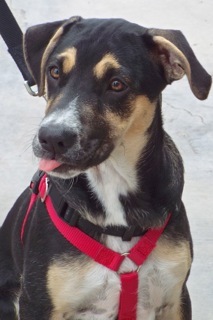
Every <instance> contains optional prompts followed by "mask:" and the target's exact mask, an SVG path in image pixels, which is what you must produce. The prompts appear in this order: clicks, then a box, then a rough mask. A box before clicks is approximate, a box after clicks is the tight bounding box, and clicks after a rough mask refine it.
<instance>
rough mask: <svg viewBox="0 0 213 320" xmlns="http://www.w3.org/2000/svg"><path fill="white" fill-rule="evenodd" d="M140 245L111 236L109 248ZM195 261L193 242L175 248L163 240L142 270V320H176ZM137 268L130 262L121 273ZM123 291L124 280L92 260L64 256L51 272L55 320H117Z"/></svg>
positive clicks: (115, 248)
mask: <svg viewBox="0 0 213 320" xmlns="http://www.w3.org/2000/svg"><path fill="white" fill-rule="evenodd" d="M135 241H136V239H135ZM135 241H132V242H131V243H124V242H121V241H119V240H118V239H115V238H114V237H110V238H109V239H108V243H107V244H108V246H109V247H111V248H112V249H114V250H117V251H120V252H127V251H128V250H129V249H130V247H132V246H133V245H134V242H135ZM190 262H191V261H190V253H189V246H188V243H186V242H182V243H180V244H179V245H178V246H173V245H171V244H167V243H165V241H164V240H160V241H159V242H158V245H157V247H156V249H155V250H154V251H153V253H152V254H151V255H150V256H149V258H148V259H147V260H146V262H145V263H144V264H143V266H142V267H141V269H140V272H139V293H138V305H137V319H138V320H139V319H144V320H155V319H156V318H157V316H158V318H157V319H163V320H167V319H168V320H171V318H170V317H171V316H172V315H174V314H175V313H178V310H177V309H178V303H179V298H180V294H181V288H182V284H183V282H184V280H185V277H186V274H187V272H188V269H189V267H190ZM135 269H136V266H135V265H134V263H132V262H131V261H130V260H129V259H126V260H124V262H123V264H122V266H121V268H120V270H119V271H120V272H131V271H132V270H135ZM120 290H121V285H120V277H119V274H117V273H116V272H113V271H111V270H109V269H107V268H105V267H103V266H101V265H99V264H97V263H95V262H94V261H92V260H91V259H89V258H87V257H83V256H82V257H81V258H80V259H78V260H74V259H71V258H70V257H68V256H62V257H61V258H60V259H58V260H56V261H55V262H53V263H52V265H51V266H50V267H49V271H48V291H49V294H50V297H51V300H52V303H53V306H54V311H53V313H52V318H51V319H52V320H56V319H57V320H60V319H67V320H88V319H90V320H107V319H114V320H115V319H116V317H117V314H118V307H119V297H120ZM175 319H176V318H175ZM177 319H179V318H177Z"/></svg>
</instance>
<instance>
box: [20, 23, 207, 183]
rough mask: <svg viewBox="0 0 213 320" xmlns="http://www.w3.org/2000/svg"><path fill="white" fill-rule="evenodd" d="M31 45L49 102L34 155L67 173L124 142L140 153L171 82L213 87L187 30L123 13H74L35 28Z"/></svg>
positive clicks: (198, 92) (28, 52)
mask: <svg viewBox="0 0 213 320" xmlns="http://www.w3.org/2000/svg"><path fill="white" fill-rule="evenodd" d="M24 51H25V57H26V61H27V64H28V67H29V69H30V70H31V73H32V75H33V77H34V78H35V81H36V83H37V84H38V89H39V95H40V96H41V95H45V97H46V100H47V107H46V115H45V117H44V119H43V121H42V122H41V125H40V128H39V130H38V133H37V135H36V137H35V139H34V142H33V148H34V153H35V155H36V156H37V157H39V158H42V159H43V160H42V161H43V167H44V169H45V168H46V170H49V171H51V172H52V174H57V175H60V176H62V177H65V178H66V177H67V178H68V177H71V176H73V175H76V174H78V173H79V172H82V171H85V170H87V169H88V168H90V167H93V166H97V165H98V164H100V163H101V162H103V161H104V160H106V159H107V158H108V157H109V156H110V155H112V154H113V152H116V151H115V150H116V148H117V147H118V146H122V145H123V147H124V149H126V152H127V153H128V152H129V153H130V154H129V157H130V158H131V157H135V153H136V154H137V153H138V152H139V149H140V148H139V149H138V148H137V146H139V145H142V144H145V143H146V139H147V137H146V136H147V135H148V131H149V130H148V129H149V127H150V126H151V124H152V122H153V119H154V117H155V113H156V105H157V103H156V102H157V101H158V99H159V96H160V93H161V91H162V90H163V89H164V88H165V87H166V85H167V84H170V83H172V82H173V81H174V80H179V79H181V78H182V77H183V76H184V74H186V76H187V78H188V81H189V84H190V87H191V90H192V92H193V93H194V95H195V96H196V97H197V98H199V99H205V98H206V97H207V95H208V92H209V89H210V85H211V77H210V76H209V75H208V74H207V73H206V71H205V70H204V69H203V67H202V66H201V65H200V63H199V62H198V61H197V59H196V57H195V55H194V53H193V51H192V50H191V48H190V46H189V44H188V42H187V41H186V39H185V38H184V36H183V35H182V33H181V32H180V31H174V30H158V29H146V28H143V27H141V26H138V25H136V24H132V23H129V22H127V21H125V20H120V19H109V20H101V19H100V20H99V19H85V20H84V19H82V18H80V17H73V18H71V19H68V20H65V21H59V22H53V23H48V24H42V25H38V26H35V27H31V28H29V29H28V30H27V32H26V35H25V39H24ZM128 143H129V144H131V145H132V148H133V149H134V145H135V148H136V149H135V151H134V152H133V151H129V149H128V147H127V145H128ZM124 153H125V151H124ZM131 153H132V154H131ZM133 153H134V156H133ZM57 163H60V164H62V165H61V166H60V167H58V168H56V167H57V166H58V165H57ZM55 164H56V165H55ZM54 168H55V169H54Z"/></svg>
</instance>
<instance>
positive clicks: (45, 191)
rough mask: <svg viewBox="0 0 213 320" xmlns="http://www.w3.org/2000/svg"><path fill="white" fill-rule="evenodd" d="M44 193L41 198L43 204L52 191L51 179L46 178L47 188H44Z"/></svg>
mask: <svg viewBox="0 0 213 320" xmlns="http://www.w3.org/2000/svg"><path fill="white" fill-rule="evenodd" d="M44 188H45V189H44V193H43V195H42V196H41V202H44V201H45V200H46V197H47V195H48V193H49V191H50V187H49V179H48V177H45V186H44Z"/></svg>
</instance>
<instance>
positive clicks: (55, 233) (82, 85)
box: [0, 17, 211, 320]
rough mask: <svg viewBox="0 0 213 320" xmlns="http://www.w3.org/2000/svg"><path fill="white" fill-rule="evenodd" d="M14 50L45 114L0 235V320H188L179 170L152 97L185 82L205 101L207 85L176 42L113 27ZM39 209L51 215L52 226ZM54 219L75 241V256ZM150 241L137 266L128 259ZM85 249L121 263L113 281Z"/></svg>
mask: <svg viewBox="0 0 213 320" xmlns="http://www.w3.org/2000/svg"><path fill="white" fill-rule="evenodd" d="M23 48H24V54H25V59H26V62H27V65H28V68H29V70H30V72H31V74H32V75H33V77H34V79H35V81H36V83H37V85H38V94H39V96H44V97H45V99H46V101H47V106H46V111H45V116H44V118H43V120H42V121H41V124H40V126H39V129H38V131H37V133H36V135H35V137H34V140H33V151H34V154H35V156H36V157H38V158H39V159H40V162H39V169H40V171H39V172H38V173H37V176H36V177H37V178H36V179H33V182H32V183H31V187H30V188H27V189H26V190H25V191H24V192H23V193H22V195H21V196H20V197H19V198H18V200H17V201H16V203H15V204H14V206H13V208H12V209H11V211H10V212H9V214H8V216H7V218H6V220H5V222H4V224H3V225H2V227H1V230H0V319H1V320H15V319H20V320H47V319H51V320H62V319H66V320H84V319H86V320H107V319H119V320H124V319H128V320H134V319H137V320H141V319H143V320H190V319H192V315H191V302H190V297H189V293H188V290H187V286H186V282H187V279H188V276H189V273H190V268H191V263H192V258H193V252H192V251H193V249H192V239H191V234H190V227H189V223H188V219H187V216H186V212H185V209H184V205H183V203H182V200H181V196H182V191H183V184H184V178H183V163H182V159H181V156H180V154H179V152H178V150H177V148H176V146H175V144H174V142H173V141H172V139H171V138H170V137H169V135H168V134H167V133H166V132H165V131H164V129H163V122H162V114H161V93H162V91H163V90H164V88H165V87H166V86H167V85H168V84H171V83H172V82H173V81H175V80H179V79H181V78H182V77H183V76H184V75H186V76H187V78H188V82H189V85H190V88H191V91H192V92H193V94H194V95H195V96H196V97H197V98H198V99H200V100H203V99H206V98H207V96H208V92H209V90H210V87H211V77H210V76H209V75H208V73H207V72H206V71H205V70H204V68H203V67H202V66H201V64H200V63H199V62H198V60H197V59H196V57H195V55H194V53H193V51H192V49H191V48H190V45H189V44H188V42H187V40H186V39H185V37H184V36H183V34H182V33H181V32H180V31H177V30H161V29H148V28H144V27H141V26H139V25H137V24H134V23H130V22H127V21H125V20H122V19H83V18H81V17H72V18H70V19H68V20H62V21H57V22H52V23H45V24H41V25H37V26H34V27H30V28H29V29H27V31H26V34H25V36H24V44H23ZM41 181H43V184H42V186H41V183H42V182H41ZM43 186H45V187H44V192H43V194H42V193H41V189H42V188H43ZM50 186H51V188H50ZM38 190H40V191H38ZM51 190H52V191H51ZM51 192H52V194H51ZM41 194H42V195H41ZM33 197H34V198H33ZM48 197H49V198H48ZM32 199H34V200H32ZM46 199H48V201H49V202H51V201H52V204H53V207H54V208H57V210H58V211H60V214H59V212H56V213H54V214H55V215H54V217H52V218H51V217H50V215H49V214H48V213H47V207H48V205H49V204H48V201H47V200H46ZM51 199H52V200H51ZM45 201H46V204H45ZM64 204H66V208H65V207H64ZM45 206H46V207H45ZM59 209H60V210H59ZM51 210H52V209H51ZM57 210H55V211H57ZM55 211H54V212H55ZM67 212H68V213H67ZM67 216H68V218H67ZM56 220H57V221H59V222H60V225H61V224H63V227H64V228H65V229H67V230H68V233H69V230H72V232H70V233H71V234H72V235H73V234H74V233H75V232H77V233H79V234H81V235H82V234H83V237H84V238H82V239H84V240H83V241H81V242H82V246H83V247H82V250H80V249H79V247H78V245H75V244H73V242H72V243H70V242H69V241H68V236H67V235H64V234H62V233H63V232H62V231H63V230H62V229H63V228H61V229H60V227H59V229H60V230H59V229H58V227H56V222H55V221H56ZM71 220H72V221H71ZM73 220H75V221H73ZM61 221H62V222H61ZM85 226H86V227H85ZM69 228H72V229H69ZM153 230H154V233H155V231H156V230H158V231H159V230H161V231H160V232H161V233H159V235H158V238H157V239H156V241H155V243H154V244H153V247H152V248H151V249H150V250H149V252H148V253H144V252H143V253H142V254H144V255H145V258H144V261H143V263H139V265H137V263H135V261H133V260H132V259H130V258H131V255H129V253H130V252H132V248H133V247H134V248H135V246H137V244H138V242H139V241H140V239H144V237H146V235H147V233H149V234H153ZM85 234H86V235H85ZM85 239H86V240H85ZM87 239H88V241H87ZM73 241H74V242H75V241H76V239H74V240H73ZM91 241H92V243H93V244H94V245H95V246H96V245H97V248H99V247H100V246H101V248H104V249H103V250H104V252H105V251H106V252H110V254H111V253H112V252H116V254H117V257H119V259H121V258H122V261H121V263H120V264H119V266H118V268H117V269H116V270H114V269H110V268H109V266H105V265H103V263H102V262H99V260H98V258H97V257H96V258H95V259H94V258H93V257H91V256H90V255H89V254H85V251H84V250H86V249H84V246H87V245H89V243H90V242H91ZM141 241H142V240H141ZM146 241H147V242H149V240H147V238H146ZM148 246H149V244H148ZM91 248H92V250H93V251H94V253H93V254H95V255H96V254H97V252H96V249H94V247H92V246H91ZM142 250H143V249H142ZM98 255H99V252H98ZM102 259H105V260H107V258H106V257H105V256H104V257H102ZM104 263H106V264H107V263H108V262H106V261H105V262H104ZM123 274H125V275H127V276H128V275H131V276H132V275H134V276H135V275H136V274H137V284H136V286H135V284H133V282H131V281H130V282H129V284H128V288H129V289H128V288H127V290H126V291H125V288H122V281H121V279H122V275H123ZM135 277H136V276H135ZM134 279H136V278H134ZM125 283H126V282H125ZM135 283H136V282H135ZM131 286H134V288H133V290H132V292H131ZM135 288H136V289H135ZM122 290H124V292H125V295H126V296H125V297H126V298H125V299H124V301H123V302H122V306H120V303H121V302H120V300H122V299H121V298H120V297H121V295H122V294H123V293H122ZM136 291H137V292H136ZM128 292H131V294H132V295H134V296H135V295H136V302H135V303H132V302H131V301H130V300H132V296H131V294H129V293H128ZM131 303H132V304H131ZM131 306H132V309H134V310H129V309H131ZM125 308H126V310H125V312H124V311H122V310H121V309H125Z"/></svg>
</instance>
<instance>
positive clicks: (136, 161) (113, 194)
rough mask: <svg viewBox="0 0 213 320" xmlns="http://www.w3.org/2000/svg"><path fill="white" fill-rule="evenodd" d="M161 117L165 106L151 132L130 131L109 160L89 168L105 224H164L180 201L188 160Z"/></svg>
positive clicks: (154, 121)
mask: <svg viewBox="0 0 213 320" xmlns="http://www.w3.org/2000/svg"><path fill="white" fill-rule="evenodd" d="M160 121H162V120H161V112H160V108H159V110H158V111H157V112H156V115H155V119H154V120H153V122H152V125H151V127H150V128H149V130H148V131H147V134H145V135H144V134H142V133H140V132H138V134H137V135H136V134H135V133H134V135H133V136H131V135H129V134H127V135H126V136H125V137H124V139H123V141H121V143H120V144H119V145H118V146H117V148H115V150H114V151H113V153H112V154H111V156H110V157H109V159H107V160H106V161H105V162H103V163H102V164H100V165H98V166H97V167H94V168H91V169H89V170H88V171H87V179H88V181H89V185H90V188H91V189H92V191H93V192H94V193H95V195H96V197H97V198H98V200H99V201H100V203H101V204H102V207H103V211H104V213H105V220H104V225H130V224H131V225H132V224H133V225H141V227H144V228H148V227H154V226H158V225H160V224H161V223H162V219H163V216H164V215H166V214H167V213H168V211H170V210H173V211H174V210H176V205H178V204H179V203H180V201H181V193H182V186H183V175H182V170H183V169H181V167H182V162H181V158H180V155H179V153H178V151H177V149H176V147H175V145H174V144H173V142H172V141H171V139H170V138H169V136H168V135H167V134H166V133H165V132H164V131H163V129H162V123H160ZM156 126H157V127H156ZM156 155H157V156H156ZM176 169H177V171H176ZM178 172H179V173H178ZM171 203H173V204H175V206H174V207H172V206H171Z"/></svg>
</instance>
